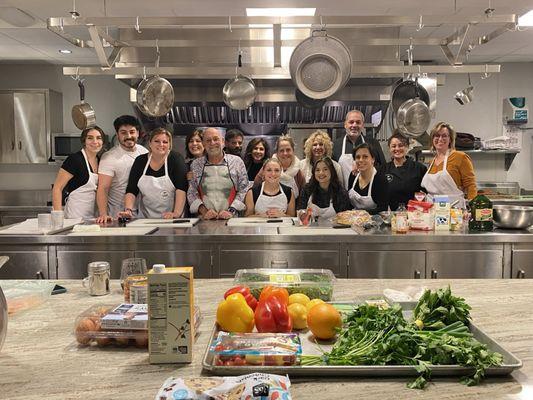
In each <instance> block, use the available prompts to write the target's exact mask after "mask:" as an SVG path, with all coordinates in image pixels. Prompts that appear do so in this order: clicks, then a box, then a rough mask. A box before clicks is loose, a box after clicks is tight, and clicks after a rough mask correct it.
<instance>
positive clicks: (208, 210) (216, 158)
mask: <svg viewBox="0 0 533 400" xmlns="http://www.w3.org/2000/svg"><path fill="white" fill-rule="evenodd" d="M202 142H203V145H204V148H205V152H206V155H204V156H202V157H200V158H197V159H195V160H194V161H193V162H192V164H191V172H192V174H193V178H192V180H191V182H190V185H189V190H188V191H187V200H188V201H189V204H190V211H191V214H199V215H201V217H202V218H203V219H229V218H232V217H234V216H236V215H237V213H238V212H239V211H244V209H245V208H246V206H245V204H244V198H245V197H246V192H247V191H248V188H249V186H250V185H249V182H248V174H247V173H246V167H245V166H244V162H243V161H242V160H241V159H240V158H239V157H237V156H235V155H232V154H226V153H224V151H223V150H222V146H223V143H224V140H223V139H222V134H221V133H220V131H219V130H218V129H216V128H208V129H206V130H205V131H204V133H203V139H202Z"/></svg>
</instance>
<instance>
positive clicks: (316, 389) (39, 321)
mask: <svg viewBox="0 0 533 400" xmlns="http://www.w3.org/2000/svg"><path fill="white" fill-rule="evenodd" d="M448 283H449V284H451V287H452V291H453V292H454V293H455V294H457V295H460V296H463V297H465V298H466V300H467V301H468V303H469V304H470V305H471V306H472V308H473V310H472V317H473V319H474V321H475V323H476V325H477V326H479V327H480V328H481V329H483V330H484V331H485V332H486V333H487V334H489V335H491V336H492V337H493V338H494V339H496V340H497V341H499V342H500V344H501V345H503V346H504V347H505V348H506V349H508V350H509V351H511V352H513V353H514V354H515V355H516V356H517V357H518V358H520V359H521V360H522V361H523V363H524V366H523V367H522V369H520V370H518V371H515V372H514V373H513V374H512V375H510V376H508V377H502V378H490V379H487V380H485V381H484V382H483V383H482V384H481V385H479V386H474V387H466V386H464V385H461V384H460V383H459V382H458V379H457V378H446V379H435V380H434V381H433V383H431V384H430V385H429V386H428V388H427V389H425V390H424V391H418V390H412V389H407V388H406V386H405V384H406V382H407V381H408V380H409V378H401V377H399V378H323V379H315V378H293V379H291V382H292V387H291V394H292V397H293V398H294V399H298V400H300V399H313V400H315V399H318V398H321V399H322V398H323V399H355V398H357V399H375V398H380V399H393V398H394V399H413V398H416V399H425V398H427V399H458V398H460V399H466V398H476V399H488V398H490V399H497V398H511V399H531V398H532V397H533V394H532V389H531V385H532V384H533V364H532V363H531V360H532V359H533V315H532V313H531V311H530V310H531V305H532V304H533V281H531V280H511V279H505V280H346V279H342V280H338V281H337V282H336V286H335V292H334V297H335V299H336V300H350V299H352V298H354V297H355V296H364V295H375V294H378V293H381V292H382V291H383V289H385V288H393V289H402V288H405V287H407V286H421V285H424V286H426V287H429V288H438V287H442V286H445V285H447V284H448ZM61 284H62V285H64V286H65V287H67V290H68V292H67V293H66V294H60V295H56V296H52V297H51V298H50V299H49V300H48V301H47V302H46V303H45V304H43V305H41V306H40V307H38V308H35V309H32V310H29V311H26V312H23V313H21V314H20V315H15V316H14V317H13V318H12V319H11V320H10V321H9V326H8V333H7V337H6V342H5V343H4V347H3V349H2V350H0V398H2V399H5V400H7V399H20V400H22V399H24V400H29V399H34V400H37V399H39V400H44V399H132V398H135V399H153V398H154V397H155V394H156V392H157V390H158V388H159V387H160V386H161V385H162V383H163V381H164V380H165V379H166V378H168V377H169V376H199V375H201V374H202V366H201V364H202V358H203V355H204V351H205V348H206V345H207V342H208V339H209V334H210V332H211V329H212V327H213V322H214V316H215V308H216V304H217V303H218V301H220V299H221V297H222V294H223V293H224V291H225V290H226V289H227V288H229V287H230V286H231V280H230V279H218V280H204V279H199V280H196V281H195V288H194V290H195V297H196V299H197V301H198V304H199V306H200V309H201V312H202V315H203V321H202V323H201V325H200V335H199V337H198V340H197V342H196V344H195V346H194V357H193V363H192V364H186V365H150V364H149V363H148V354H147V351H143V350H139V349H136V348H128V349H121V348H104V349H100V348H84V347H78V346H77V344H76V341H75V339H74V336H73V333H72V331H73V325H74V319H75V317H76V316H77V315H78V314H79V313H80V312H82V311H83V310H85V309H86V308H88V307H89V306H91V305H93V304H118V303H120V301H121V299H122V293H121V290H120V286H119V284H118V281H113V283H112V289H113V293H112V294H111V295H107V296H102V297H90V296H89V295H87V293H86V292H85V291H84V289H83V288H82V286H81V281H61Z"/></svg>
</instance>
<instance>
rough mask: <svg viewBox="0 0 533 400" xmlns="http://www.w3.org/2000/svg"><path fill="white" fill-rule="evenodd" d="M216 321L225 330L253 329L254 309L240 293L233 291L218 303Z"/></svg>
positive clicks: (240, 330) (245, 330) (243, 330)
mask: <svg viewBox="0 0 533 400" xmlns="http://www.w3.org/2000/svg"><path fill="white" fill-rule="evenodd" d="M217 322H218V324H219V325H220V327H221V328H222V330H224V331H226V332H239V333H246V332H251V331H252V330H253V329H254V311H253V310H252V309H251V308H250V306H249V305H248V303H246V299H245V298H244V296H243V295H242V294H240V293H234V294H231V295H229V296H228V297H226V299H225V300H222V301H221V302H220V304H219V305H218V308H217Z"/></svg>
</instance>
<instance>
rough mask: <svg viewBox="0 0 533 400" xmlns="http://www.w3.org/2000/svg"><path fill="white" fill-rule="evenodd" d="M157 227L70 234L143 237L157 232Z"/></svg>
mask: <svg viewBox="0 0 533 400" xmlns="http://www.w3.org/2000/svg"><path fill="white" fill-rule="evenodd" d="M156 230H157V227H153V226H147V227H138V228H100V231H99V232H70V233H69V236H142V235H147V234H149V233H152V232H155V231H156Z"/></svg>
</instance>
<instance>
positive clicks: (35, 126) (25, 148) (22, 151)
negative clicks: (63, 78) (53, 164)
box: [13, 92, 48, 163]
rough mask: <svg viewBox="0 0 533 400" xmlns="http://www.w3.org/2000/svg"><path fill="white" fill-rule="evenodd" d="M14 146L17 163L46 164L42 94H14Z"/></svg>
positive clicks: (46, 150)
mask: <svg viewBox="0 0 533 400" xmlns="http://www.w3.org/2000/svg"><path fill="white" fill-rule="evenodd" d="M13 98H14V113H15V115H14V117H15V146H16V150H17V152H16V153H17V162H19V163H46V162H47V161H48V155H47V154H48V146H47V140H46V123H47V121H46V99H45V94H44V93H35V92H32V93H25V92H15V93H14V94H13Z"/></svg>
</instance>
